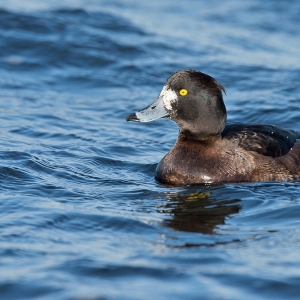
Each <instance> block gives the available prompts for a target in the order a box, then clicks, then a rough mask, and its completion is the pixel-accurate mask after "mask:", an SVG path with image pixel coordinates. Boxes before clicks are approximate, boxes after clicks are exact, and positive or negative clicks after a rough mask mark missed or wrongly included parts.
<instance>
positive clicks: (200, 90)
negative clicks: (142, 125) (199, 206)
mask: <svg viewBox="0 0 300 300" xmlns="http://www.w3.org/2000/svg"><path fill="white" fill-rule="evenodd" d="M223 94H226V92H225V89H224V87H223V86H222V85H221V84H220V83H219V82H218V81H217V80H216V79H214V78H213V77H211V76H209V75H207V74H204V73H202V72H200V71H196V70H185V69H184V70H179V71H177V72H175V73H174V74H173V75H171V76H170V77H169V78H168V80H167V81H166V83H165V85H164V86H163V88H162V91H161V93H160V94H159V96H158V97H157V99H156V100H155V101H154V102H153V103H152V104H150V105H148V106H147V107H146V108H144V109H141V110H139V111H137V112H134V113H131V114H129V115H128V116H127V117H126V121H132V122H151V121H154V120H157V119H160V118H168V119H170V120H172V121H174V122H175V123H176V124H177V125H178V126H179V135H178V138H177V141H176V143H175V145H174V146H173V148H172V149H171V150H170V151H169V153H167V154H166V155H165V156H164V157H163V158H162V160H161V161H160V162H159V163H158V165H157V168H156V172H155V179H156V180H157V181H158V182H160V183H162V184H165V185H171V186H172V185H175V186H183V185H197V184H222V183H241V182H258V181H294V180H298V179H299V176H300V133H299V132H297V131H295V130H288V129H283V128H280V127H279V126H275V125H267V124H254V123H245V124H244V123H230V124H227V111H226V107H225V104H224V100H223Z"/></svg>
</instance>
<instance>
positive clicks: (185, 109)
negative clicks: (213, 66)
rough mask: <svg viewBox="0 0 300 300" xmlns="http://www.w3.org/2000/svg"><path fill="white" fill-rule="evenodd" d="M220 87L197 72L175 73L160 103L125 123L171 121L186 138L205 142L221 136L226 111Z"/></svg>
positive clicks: (211, 79)
mask: <svg viewBox="0 0 300 300" xmlns="http://www.w3.org/2000/svg"><path fill="white" fill-rule="evenodd" d="M222 91H223V92H225V90H224V88H223V87H222V85H221V84H219V83H218V82H217V81H216V80H215V79H214V78H212V77H211V76H209V75H206V74H204V73H201V72H198V71H194V70H180V71H178V72H176V73H174V74H173V75H172V76H171V77H170V78H169V79H168V80H167V82H166V84H165V85H164V87H163V89H162V91H161V93H160V94H159V96H158V97H157V99H156V100H155V101H154V102H153V103H152V104H150V105H149V106H147V107H146V108H144V109H142V110H139V111H137V112H135V113H132V114H130V115H128V116H127V117H126V121H134V122H151V121H153V120H156V119H159V118H169V119H171V120H173V121H175V122H176V123H177V125H178V126H179V127H180V132H181V133H182V134H184V135H186V136H192V137H195V138H205V137H208V136H212V135H217V134H220V133H221V132H222V130H223V129H224V127H225V123H226V108H225V105H224V101H223V95H222Z"/></svg>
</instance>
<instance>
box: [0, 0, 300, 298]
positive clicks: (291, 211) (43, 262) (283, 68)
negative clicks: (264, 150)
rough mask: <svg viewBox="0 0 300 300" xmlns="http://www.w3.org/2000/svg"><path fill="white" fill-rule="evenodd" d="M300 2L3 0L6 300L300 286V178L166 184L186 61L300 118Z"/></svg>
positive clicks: (1, 249) (284, 121) (259, 112)
mask: <svg viewBox="0 0 300 300" xmlns="http://www.w3.org/2000/svg"><path fill="white" fill-rule="evenodd" d="M299 16H300V2H299V1H296V0H294V1H293V0H291V1H288V2H286V1H275V0H274V1H259V0H252V1H238V0H228V1H217V0H212V1H196V0H187V1H177V2H176V1H171V0H166V1H158V0H153V1H148V2H146V1H134V0H128V1H123V0H122V1H121V0H110V1H106V0H97V1H96V0H90V1H88V0H76V1H71V0H61V1H58V0H51V1H38V0H32V1H21V0H11V1H4V0H1V1H0V87H1V89H0V113H1V135H0V139H1V143H0V190H1V193H0V270H1V272H0V295H1V297H0V298H1V299H70V300H79V299H93V300H95V299H97V300H98V299H99V300H100V299H102V300H103V299H299V295H300V252H299V248H300V183H299V182H294V183H285V182H263V183H246V184H225V185H217V186H194V187H176V188H170V187H165V186H163V185H161V184H159V183H158V182H156V181H155V180H154V177H153V175H154V172H155V168H156V165H157V163H158V162H159V161H160V159H161V158H162V157H163V156H164V155H165V154H166V153H167V152H168V151H169V149H170V148H171V147H172V145H173V144H174V142H175V140H176V138H177V134H178V128H177V126H176V124H175V123H173V122H171V121H169V120H159V121H156V122H153V123H149V124H136V123H126V121H125V116H126V115H127V114H128V113H131V112H133V111H135V110H137V109H141V108H143V107H145V106H146V105H148V104H150V103H151V102H152V101H153V100H154V99H155V98H156V96H157V95H158V94H159V92H160V91H161V88H162V86H163V85H164V83H165V81H166V79H167V78H168V77H169V76H170V75H171V74H172V73H173V72H175V71H177V70H179V69H183V68H192V69H197V70H200V71H202V72H205V73H207V74H209V75H211V76H213V77H215V78H216V79H217V80H218V81H219V82H220V83H221V84H223V85H224V86H225V88H226V91H227V96H226V97H225V102H226V106H227V110H228V119H229V121H247V122H261V123H270V124H276V125H279V126H282V127H285V128H291V129H295V130H298V131H300V108H299V107H300V54H299V53H300V52H299V49H300V38H299V37H300V18H299Z"/></svg>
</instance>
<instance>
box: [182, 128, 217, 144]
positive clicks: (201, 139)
mask: <svg viewBox="0 0 300 300" xmlns="http://www.w3.org/2000/svg"><path fill="white" fill-rule="evenodd" d="M221 139H222V137H221V134H211V135H203V134H193V133H192V132H190V131H186V130H185V131H182V130H180V131H179V136H178V141H180V142H185V141H186V142H195V143H201V144H211V143H215V142H217V141H219V140H221Z"/></svg>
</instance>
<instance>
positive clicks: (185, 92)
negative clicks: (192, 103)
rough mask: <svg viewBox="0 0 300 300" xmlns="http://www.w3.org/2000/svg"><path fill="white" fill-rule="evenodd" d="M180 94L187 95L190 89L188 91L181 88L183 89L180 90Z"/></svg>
mask: <svg viewBox="0 0 300 300" xmlns="http://www.w3.org/2000/svg"><path fill="white" fill-rule="evenodd" d="M179 94H180V95H181V96H186V95H187V94H188V91H187V90H186V89H181V90H180V91H179Z"/></svg>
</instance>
